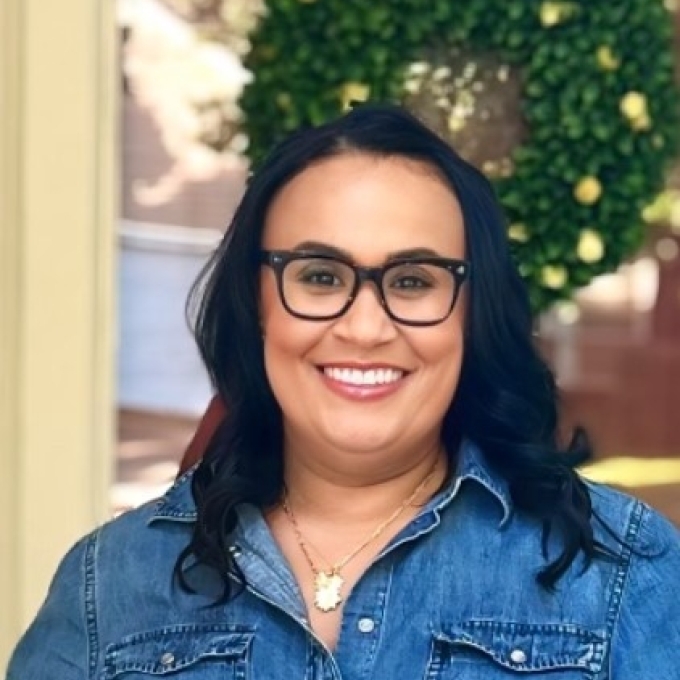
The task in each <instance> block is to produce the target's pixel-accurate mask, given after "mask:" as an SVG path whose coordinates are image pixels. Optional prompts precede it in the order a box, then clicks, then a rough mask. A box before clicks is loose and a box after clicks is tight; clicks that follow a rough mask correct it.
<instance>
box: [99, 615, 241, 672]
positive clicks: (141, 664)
mask: <svg viewBox="0 0 680 680" xmlns="http://www.w3.org/2000/svg"><path fill="white" fill-rule="evenodd" d="M253 635H254V631H253V630H252V629H246V628H240V627H236V626H230V625H225V624H206V625H177V626H168V627H165V628H160V629H158V630H152V631H147V632H143V633H137V634H134V635H128V636H126V637H124V638H122V639H121V640H120V642H117V643H115V644H112V645H109V646H108V647H107V649H106V653H105V657H104V672H103V675H102V678H103V680H151V679H152V678H164V677H167V678H168V680H170V679H171V678H177V680H217V679H218V678H219V680H231V679H232V678H233V679H234V680H236V679H238V680H246V679H247V678H248V677H249V673H248V663H249V648H250V645H251V642H252V639H253Z"/></svg>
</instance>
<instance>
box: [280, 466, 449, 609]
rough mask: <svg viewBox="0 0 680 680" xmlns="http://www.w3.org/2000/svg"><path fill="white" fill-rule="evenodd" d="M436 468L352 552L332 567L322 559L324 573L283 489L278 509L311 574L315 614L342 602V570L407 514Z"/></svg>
mask: <svg viewBox="0 0 680 680" xmlns="http://www.w3.org/2000/svg"><path fill="white" fill-rule="evenodd" d="M436 467H437V461H436V460H435V463H434V465H433V466H432V468H431V469H430V471H429V472H428V473H427V475H426V476H425V478H424V479H423V480H422V481H421V482H420V484H418V486H417V487H416V488H415V489H414V490H413V492H412V493H411V494H410V496H409V497H408V498H407V499H406V500H405V501H404V502H403V503H402V504H401V505H400V506H399V507H398V508H397V509H396V510H395V511H394V512H393V513H392V514H391V515H390V516H389V517H388V518H387V519H386V520H384V521H382V522H381V523H380V524H379V525H378V526H377V527H376V528H375V529H374V530H373V531H372V532H371V534H370V535H369V536H368V537H367V538H366V539H365V540H364V541H363V542H361V543H360V544H359V545H358V546H357V547H356V548H354V550H352V551H351V552H349V553H348V554H347V555H345V556H344V557H343V558H342V559H340V560H339V561H338V562H336V563H335V564H331V563H330V562H329V561H328V560H326V559H325V558H323V559H324V561H325V562H326V563H327V564H328V565H329V567H330V568H329V569H327V570H325V571H324V570H322V569H319V568H318V567H317V566H316V565H315V564H314V560H313V559H312V556H311V555H310V553H309V548H312V549H313V550H314V552H316V553H317V554H318V555H319V556H320V557H322V556H321V553H320V552H319V550H318V549H317V548H315V547H314V546H313V545H312V544H311V543H310V542H309V541H307V540H305V538H304V536H303V535H302V532H301V531H300V527H299V526H298V523H297V520H296V519H295V515H294V514H293V510H292V509H291V507H290V504H289V502H288V489H287V487H285V486H284V490H283V498H282V499H281V507H282V508H283V512H284V514H285V515H286V518H287V519H288V521H289V522H290V524H291V527H292V528H293V532H294V533H295V538H296V539H297V542H298V545H299V546H300V550H301V551H302V554H303V555H304V556H305V559H306V560H307V564H309V568H310V569H311V570H312V573H313V574H314V606H315V607H316V608H317V609H318V610H320V611H322V612H330V611H333V610H334V609H336V607H337V606H338V605H339V604H340V603H341V602H342V595H341V594H340V590H341V589H342V586H343V585H344V584H345V579H344V578H343V576H342V574H341V573H340V572H341V570H342V569H344V568H345V567H346V566H347V564H349V562H350V561H351V560H353V559H354V558H355V557H356V556H357V555H358V554H359V553H360V552H361V551H362V550H364V548H366V547H368V546H369V545H370V544H371V543H372V542H373V541H375V539H376V538H378V537H379V536H380V535H381V534H382V533H383V532H384V531H385V529H387V527H389V526H390V524H392V523H393V522H395V521H396V520H397V518H398V517H399V515H401V513H402V512H404V510H406V508H407V507H408V506H409V505H411V503H413V501H414V500H415V498H416V496H417V495H418V494H419V493H420V492H421V491H422V490H423V489H424V488H425V486H426V485H427V483H428V482H429V481H430V479H431V478H432V475H434V471H435V468H436Z"/></svg>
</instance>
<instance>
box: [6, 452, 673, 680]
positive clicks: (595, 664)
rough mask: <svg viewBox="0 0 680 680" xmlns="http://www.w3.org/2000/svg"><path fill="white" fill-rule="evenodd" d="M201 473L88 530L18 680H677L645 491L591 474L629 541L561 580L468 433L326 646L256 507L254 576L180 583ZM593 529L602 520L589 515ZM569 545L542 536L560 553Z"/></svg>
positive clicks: (532, 524) (660, 527)
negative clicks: (550, 578) (451, 475)
mask: <svg viewBox="0 0 680 680" xmlns="http://www.w3.org/2000/svg"><path fill="white" fill-rule="evenodd" d="M190 479H191V472H190V473H188V474H187V475H185V476H184V477H183V478H181V479H180V480H179V481H178V482H177V483H176V484H175V485H174V486H173V487H172V488H171V489H170V491H169V492H168V493H167V494H166V495H165V496H164V497H163V498H162V499H160V500H159V501H155V502H153V503H150V504H147V505H145V506H143V507H141V508H139V509H137V510H133V511H131V512H129V513H126V514H125V515H122V516H121V517H119V518H117V519H116V520H114V521H112V522H110V523H108V524H106V525H104V526H102V527H101V528H99V529H98V530H96V531H95V532H93V533H92V534H91V535H89V536H87V537H85V538H84V539H82V540H81V541H80V542H79V543H78V544H77V545H76V546H75V547H74V548H73V549H72V550H71V551H70V552H69V554H68V555H67V556H66V557H65V558H64V560H63V562H62V563H61V565H60V567H59V570H58V572H57V574H56V576H55V578H54V581H53V583H52V586H51V588H50V591H49V594H48V596H47V599H46V602H45V604H44V605H43V607H42V609H41V610H40V612H39V614H38V616H37V618H36V619H35V621H34V622H33V624H32V625H31V627H30V628H29V630H28V631H27V633H26V634H25V636H24V637H23V639H22V640H21V642H20V643H19V646H18V647H17V649H16V650H15V653H14V656H13V659H12V661H11V663H10V667H9V671H8V673H9V675H8V678H9V680H85V679H86V678H87V679H90V680H94V679H95V678H96V679H97V680H161V679H167V680H218V679H219V680H228V679H234V680H236V679H239V680H298V679H299V680H303V679H304V680H340V679H341V678H342V679H343V680H369V679H371V680H420V679H424V680H454V678H455V680H482V679H483V680H510V679H511V678H515V679H517V680H519V679H521V678H523V679H525V680H586V679H588V680H595V679H597V680H605V679H607V680H677V679H678V678H680V597H679V594H680V535H679V533H678V531H677V530H676V529H675V528H674V527H673V526H672V525H671V524H670V523H668V522H667V521H666V520H665V519H663V518H662V517H661V516H659V515H658V514H657V513H655V512H654V511H653V510H651V509H650V508H649V507H647V506H646V505H644V504H643V503H641V502H639V501H637V500H634V499H632V498H629V497H628V496H625V495H623V494H620V493H618V492H616V491H613V490H611V489H608V488H606V487H602V486H598V485H590V491H591V494H592V499H593V506H594V509H595V511H596V512H597V514H598V515H599V516H600V517H601V518H602V519H604V520H605V521H606V522H607V524H608V525H609V526H610V527H611V528H612V529H614V530H615V531H616V532H617V533H618V534H619V536H620V537H621V538H622V539H623V543H619V542H616V541H615V540H613V539H612V538H611V537H610V536H608V535H607V533H606V532H605V531H599V530H596V533H597V536H598V538H600V540H602V541H603V542H605V543H606V544H607V545H608V546H610V547H611V548H612V549H613V550H614V551H615V553H616V557H615V559H610V560H604V559H597V560H596V561H595V562H594V563H593V564H592V566H590V568H588V569H586V570H585V571H584V569H583V566H584V565H583V561H582V559H581V558H580V557H579V558H577V560H576V561H575V562H574V564H573V565H572V567H571V568H570V569H569V571H568V572H567V574H566V575H565V576H564V577H563V578H562V579H561V580H560V581H558V583H557V586H556V588H555V589H554V591H552V592H550V591H548V590H545V589H543V588H541V587H540V586H539V585H538V584H537V583H536V580H535V577H536V573H537V571H538V570H539V569H540V568H541V567H542V566H544V565H545V558H544V557H543V555H542V552H541V526H540V522H538V521H537V520H535V519H532V518H530V517H527V516H526V515H524V514H523V513H521V512H516V511H514V510H513V504H512V501H511V498H510V494H509V491H508V488H507V484H506V483H505V481H504V480H503V479H502V478H501V477H499V476H498V475H497V474H496V473H494V472H493V470H491V469H490V468H489V466H488V465H487V464H486V463H485V461H484V457H483V455H482V454H481V452H480V451H479V450H478V449H477V448H476V447H475V446H474V445H472V444H471V443H466V444H465V445H464V446H463V448H462V452H461V456H460V458H459V464H458V470H457V474H456V476H455V479H454V481H452V482H451V484H450V485H449V486H448V487H447V488H445V489H444V490H442V491H441V492H440V493H438V494H437V495H436V496H435V497H434V498H432V499H431V501H430V502H429V503H428V504H427V505H426V506H425V507H424V508H423V509H422V511H421V512H420V513H419V515H418V516H417V517H416V518H415V519H414V520H413V521H412V522H411V523H410V524H409V525H408V526H407V527H405V528H404V529H403V531H401V532H400V534H399V535H398V536H396V537H395V538H394V539H393V540H392V542H391V543H390V544H389V545H388V546H387V547H386V548H385V549H384V550H383V552H382V553H381V555H380V556H379V557H378V558H376V560H375V561H374V562H373V564H372V566H371V567H370V568H369V569H368V570H367V572H366V573H365V574H364V575H363V577H362V578H361V579H360V580H359V582H358V583H357V584H356V586H355V587H354V589H353V591H352V592H351V594H350V595H349V597H348V598H347V601H346V603H345V607H344V614H343V621H342V628H341V632H340V637H339V640H338V644H337V646H336V648H335V650H334V651H333V652H332V653H331V652H330V651H329V650H328V649H326V648H325V647H324V645H323V643H322V642H321V641H320V640H318V639H317V638H316V637H315V636H314V633H313V632H312V630H311V629H310V625H309V622H308V619H307V616H306V612H305V606H304V603H303V599H302V596H301V594H300V591H299V589H298V586H297V584H296V581H295V579H294V577H293V575H292V573H291V571H290V568H289V566H288V564H287V562H286V560H285V559H284V557H283V556H282V554H281V552H280V550H279V548H278V546H277V544H276V543H275V542H274V540H273V538H272V536H271V534H270V532H269V530H268V527H267V525H266V523H265V522H264V520H263V517H262V514H261V513H260V512H259V511H258V510H257V509H256V508H255V507H252V506H243V507H242V508H241V509H240V513H239V523H238V528H237V530H236V531H235V534H234V536H233V541H232V545H231V548H230V550H231V552H232V554H233V555H234V557H235V559H236V560H237V562H238V564H239V566H240V567H241V569H242V570H243V573H244V574H245V576H246V580H247V583H248V585H247V588H246V589H245V590H244V591H243V592H242V593H241V594H240V595H238V596H237V597H236V598H235V599H233V600H231V601H230V602H228V603H226V604H220V605H218V606H214V602H215V599H216V597H217V596H218V595H219V593H220V580H219V578H218V577H217V576H216V574H215V573H214V572H213V571H212V570H210V569H209V568H207V567H205V566H204V565H201V564H198V563H197V562H196V561H190V562H188V563H187V564H186V566H185V569H184V573H185V576H186V578H187V580H188V581H189V582H190V583H191V584H192V585H193V586H194V587H195V588H196V590H197V592H196V593H195V594H190V593H187V592H184V591H183V590H181V589H180V588H179V587H178V586H177V585H176V584H175V583H174V581H173V578H172V572H173V567H174V565H175V561H176V559H177V556H178V554H179V552H180V550H181V549H182V548H184V547H185V546H186V544H187V542H188V540H189V537H190V534H191V530H192V525H193V523H194V521H195V517H196V512H195V506H194V503H193V500H192V496H191V492H190ZM596 527H597V524H596ZM558 548H559V544H558V543H557V542H554V543H552V544H551V545H549V546H548V551H549V557H554V556H555V554H556V551H557V549H558Z"/></svg>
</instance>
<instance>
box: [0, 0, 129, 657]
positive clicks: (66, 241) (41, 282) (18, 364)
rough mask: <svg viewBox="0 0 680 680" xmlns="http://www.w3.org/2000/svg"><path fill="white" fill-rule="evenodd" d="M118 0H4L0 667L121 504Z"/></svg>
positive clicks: (0, 51)
mask: <svg viewBox="0 0 680 680" xmlns="http://www.w3.org/2000/svg"><path fill="white" fill-rule="evenodd" d="M114 11H115V3H114V2H112V1H111V2H92V0H59V1H58V2H45V0H2V1H1V2H0V112H2V113H1V115H0V556H1V557H0V669H2V668H4V665H5V662H6V660H7V656H8V654H9V651H10V649H11V647H12V646H13V645H14V643H15V642H16V639H17V637H18V635H19V634H20V632H21V630H22V629H23V628H24V627H25V626H26V624H27V623H28V622H29V620H30V618H31V617H32V616H33V614H34V613H35V610H36V608H37V607H38V605H39V603H40V601H41V600H42V598H43V597H44V594H45V590H46V588H47V585H48V582H49V579H50V576H51V574H52V573H53V571H54V569H55V567H56V564H57V561H58V559H59V557H60V556H61V555H62V554H63V552H64V551H65V550H66V549H67V547H68V546H69V545H70V544H71V543H72V542H73V541H74V540H75V539H76V538H77V537H78V536H79V535H80V534H82V533H83V532H85V531H86V530H88V529H89V528H91V527H92V526H94V525H95V524H96V523H97V522H99V521H101V520H103V519H104V518H105V517H106V514H107V512H108V507H109V505H108V488H109V478H110V473H109V468H110V466H111V462H112V460H113V457H112V447H113V441H114V437H113V422H114V421H113V415H114V409H113V404H114V399H113V365H114V362H113V354H114V351H113V337H114V295H113V290H114V287H113V271H114V269H113V268H114V254H115V233H114V215H115V210H116V206H115V201H114V198H115V196H116V188H115V184H116V179H117V174H116V169H115V161H114V159H115V157H116V153H115V149H116V120H117V107H116V102H115V93H116V90H117V86H118V77H117V65H116V59H115V52H116V50H115V41H116V33H115V17H114Z"/></svg>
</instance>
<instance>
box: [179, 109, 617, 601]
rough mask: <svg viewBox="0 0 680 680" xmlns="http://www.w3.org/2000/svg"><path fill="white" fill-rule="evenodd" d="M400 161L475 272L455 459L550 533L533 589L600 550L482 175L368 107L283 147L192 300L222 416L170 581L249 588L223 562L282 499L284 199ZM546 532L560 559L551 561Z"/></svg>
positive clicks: (456, 407)
mask: <svg viewBox="0 0 680 680" xmlns="http://www.w3.org/2000/svg"><path fill="white" fill-rule="evenodd" d="M348 152H352V153H356V152H361V153H366V154H371V155H374V156H378V157H392V156H396V157H406V158H409V159H415V160H418V161H422V162H425V163H428V164H429V165H430V166H432V167H433V168H435V169H436V170H437V172H438V174H439V175H440V176H441V177H442V178H443V179H444V181H445V182H446V183H447V184H448V185H449V187H450V188H451V191H452V192H453V193H454V194H455V196H456V198H457V200H458V202H459V203H460V206H461V209H462V213H463V218H464V225H465V227H464V228H465V238H466V244H467V250H468V259H469V260H470V261H471V263H472V272H473V274H472V277H471V279H470V282H469V286H470V289H469V303H468V311H467V316H466V321H465V324H466V327H465V338H466V341H465V343H464V349H463V364H462V369H461V375H460V381H459V384H458V387H457V390H456V394H455V396H454V398H453V400H452V404H451V407H450V409H449V411H448V412H447V414H446V416H445V420H444V424H443V428H442V438H443V443H444V444H445V446H446V448H447V450H448V451H449V455H450V456H451V457H452V458H453V457H454V456H455V455H456V448H457V443H458V442H460V441H461V439H462V438H465V439H468V440H471V441H473V442H475V443H476V444H477V445H478V446H479V447H480V449H481V450H482V451H483V454H484V455H485V456H486V458H487V460H488V462H489V464H490V465H492V466H494V467H495V468H496V469H497V470H498V471H499V472H500V473H501V474H503V475H504V476H505V478H506V479H507V480H508V482H509V485H510V490H511V494H512V499H513V502H514V504H515V506H516V508H517V509H518V510H519V511H523V512H525V513H528V514H529V515H532V516H534V517H535V518H537V519H538V520H539V521H540V522H542V526H543V545H544V558H545V560H546V564H545V566H544V568H543V569H542V571H540V572H539V574H538V576H537V579H538V582H539V583H540V584H541V585H542V586H544V587H546V588H548V589H549V588H551V587H552V586H554V584H555V583H556V582H557V581H558V579H559V578H560V577H561V576H562V575H563V574H564V573H565V572H566V571H567V569H568V568H569V566H570V565H571V563H572V562H573V561H574V559H575V558H576V556H577V555H578V554H579V552H582V553H583V554H584V556H585V558H586V563H589V562H590V561H591V560H592V559H593V557H595V556H596V555H598V554H599V553H601V552H606V551H605V549H604V548H603V546H602V545H601V544H600V543H599V542H598V541H596V540H595V538H594V533H593V528H592V515H593V511H592V507H591V501H590V496H589V493H588V490H587V487H586V485H585V484H584V483H583V482H582V480H581V479H580V478H579V476H578V475H577V474H576V472H575V471H574V469H573V468H574V465H575V464H576V463H578V462H581V461H582V460H584V459H586V458H587V457H589V455H590V448H589V444H588V442H587V439H586V438H585V435H584V433H583V432H582V431H577V432H576V433H575V435H574V436H573V437H572V439H571V442H570V443H569V444H568V446H566V447H561V446H560V442H559V441H558V439H559V437H558V434H557V430H558V403H557V401H558V400H557V390H556V386H555V380H554V377H553V375H552V373H551V371H550V369H549V368H548V367H547V365H546V364H545V362H544V361H543V360H542V358H541V357H540V355H539V353H538V351H537V349H536V347H535V346H534V342H533V333H532V329H533V318H532V314H531V310H530V306H529V299H528V294H527V290H526V288H525V285H524V284H523V282H522V280H521V278H520V276H519V274H518V270H517V267H516V266H515V263H514V262H513V259H512V256H511V253H510V249H509V245H508V239H507V235H506V223H505V219H504V217H503V215H502V213H501V210H500V207H499V204H498V201H497V199H496V197H495V195H494V192H493V189H492V187H491V185H490V183H489V182H488V180H487V179H486V178H485V177H484V175H483V174H482V173H480V172H479V171H478V170H476V169H475V168H474V167H473V166H472V165H470V164H469V163H467V162H466V161H465V160H463V159H462V158H461V157H460V156H459V155H458V154H457V153H456V152H455V151H454V150H453V149H452V148H451V147H450V146H449V145H448V144H447V143H446V142H444V141H443V140H442V139H440V138H439V137H438V136H437V135H436V134H434V133H433V132H432V131H431V130H429V129H428V128H427V127H425V126H424V125H423V124H421V123H420V122H419V121H418V120H417V119H416V118H414V117H413V116H412V115H410V114H409V113H407V112H405V111H404V110H402V109H400V108H398V107H393V106H383V105H380V106H379V105H361V106H359V107H357V108H355V109H353V110H352V111H350V112H349V113H347V114H345V115H344V116H342V117H341V118H339V119H337V120H335V121H333V122H330V123H328V124H325V125H321V126H319V127H315V128H309V129H304V130H301V131H299V132H297V133H295V134H293V135H291V136H290V137H288V138H287V139H286V140H284V141H283V142H282V143H280V144H279V145H278V146H276V147H275V148H274V149H273V151H272V152H271V153H270V155H269V156H268V157H267V158H266V159H265V161H264V163H263V165H262V166H261V167H260V168H259V169H258V170H257V171H256V172H255V173H254V174H253V175H252V177H251V178H250V180H249V182H248V186H247V190H246V192H245V195H244V196H243V199H242V201H241V203H240V205H239V206H238V209H237V210H236V213H235V215H234V218H233V221H232V223H231V225H230V227H229V229H228V230H227V232H226V234H225V236H224V239H223V240H222V242H221V244H220V245H219V247H218V248H217V250H216V252H215V253H214V255H213V256H212V258H211V259H210V261H209V262H208V264H207V265H206V267H205V268H204V270H203V271H202V273H201V274H200V276H199V278H198V279H197V281H196V283H195V284H194V287H193V289H192V291H191V294H190V297H189V302H188V311H189V315H190V318H191V319H192V323H193V329H194V334H195V338H196V342H197V344H198V348H199V350H200V353H201V356H202V358H203V362H204V364H205V366H206V368H207V370H208V373H209V374H210V377H211V379H212V382H213V385H214V388H215V390H216V391H217V393H218V394H219V396H220V397H221V399H222V401H223V402H224V405H225V407H226V416H225V418H224V421H223V422H222V424H221V426H220V427H219V428H218V430H217V431H216V433H215V435H214V437H213V439H212V441H211V442H210V444H209V446H208V449H207V451H206V453H205V455H204V457H203V459H202V460H201V462H200V464H199V465H198V467H197V468H196V469H195V472H194V474H193V479H192V492H193V496H194V499H195V502H196V508H197V521H196V524H195V525H194V528H193V535H192V537H191V541H190V542H189V544H188V545H187V547H186V548H185V550H184V551H183V552H182V553H181V555H180V557H179V559H178V561H177V564H176V567H175V575H176V576H177V578H178V579H179V582H180V584H181V585H182V587H184V588H187V589H191V588H190V586H189V585H188V584H187V583H186V581H185V580H184V578H183V575H182V566H183V564H184V561H185V560H186V559H187V558H188V557H189V556H192V555H193V556H194V557H196V558H197V559H198V560H199V561H200V562H202V563H204V564H206V565H209V566H211V567H213V568H215V569H216V570H217V571H218V572H219V574H220V575H221V576H222V579H223V581H224V594H223V599H224V600H227V599H229V598H230V597H232V596H233V595H234V594H235V593H236V592H237V590H238V589H239V588H238V587H237V586H235V585H234V584H235V582H234V580H232V579H231V578H230V576H229V574H230V573H231V574H236V576H237V581H240V582H241V583H243V582H244V577H243V574H242V573H241V572H240V570H239V568H238V565H237V564H236V562H235V561H234V559H233V557H232V556H231V553H230V551H229V546H230V537H231V534H232V533H233V531H234V529H235V526H236V522H237V514H236V508H237V506H238V505H239V504H242V503H252V504H255V505H256V506H259V507H260V508H267V507H271V506H273V505H274V504H276V503H277V502H278V501H279V500H280V496H281V493H282V489H283V470H284V466H283V451H282V441H283V427H282V413H281V409H280V407H279V405H278V403H277V401H276V399H275V398H274V395H273V393H272V391H271V389H270V386H269V383H268V380H267V376H266V373H265V367H264V359H263V340H262V336H261V330H260V325H259V315H258V299H259V271H260V258H259V252H260V248H261V238H262V230H263V226H264V224H265V219H266V216H267V211H268V209H269V206H270V205H271V203H272V200H273V199H274V197H275V196H276V195H277V192H278V191H279V190H280V189H281V188H282V187H283V186H284V185H285V184H287V183H288V182H290V181H291V180H292V179H293V178H294V177H295V176H296V175H297V174H298V173H300V172H302V171H303V170H304V169H305V168H308V167H309V166H310V165H312V164H314V163H318V162H319V161H321V160H323V159H325V158H329V157H333V156H337V155H339V154H343V153H348ZM552 532H557V533H558V534H559V536H560V538H561V545H562V550H561V552H560V554H559V555H558V556H557V557H556V558H555V559H554V560H553V561H551V562H548V558H547V553H546V549H545V546H546V545H547V543H548V538H549V537H550V535H551V533H552Z"/></svg>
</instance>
